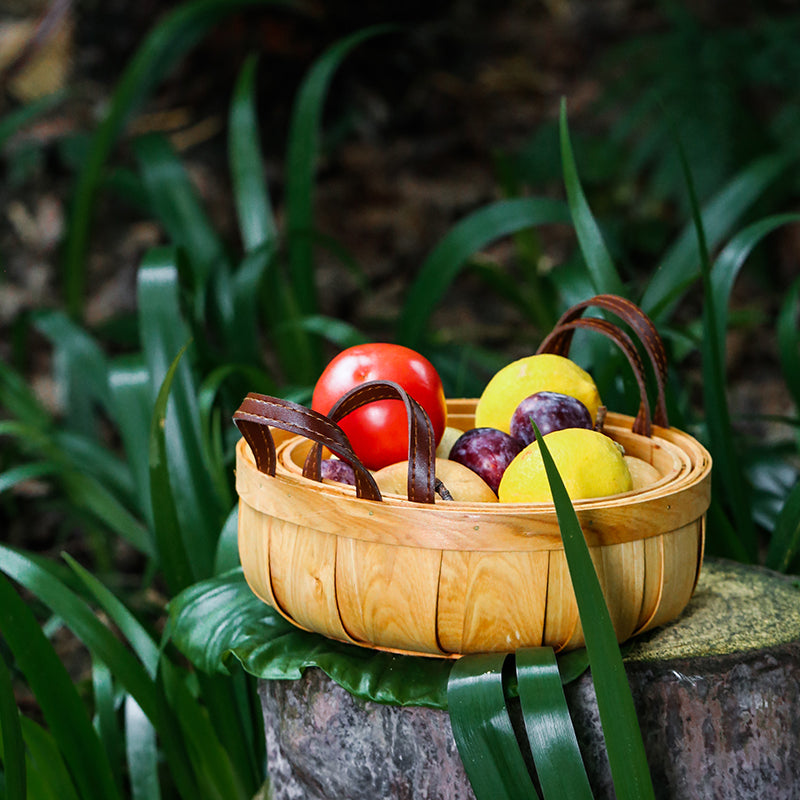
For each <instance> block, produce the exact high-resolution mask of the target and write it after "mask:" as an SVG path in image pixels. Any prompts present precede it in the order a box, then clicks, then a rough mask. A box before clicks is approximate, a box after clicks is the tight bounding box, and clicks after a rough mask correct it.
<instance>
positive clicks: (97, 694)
mask: <svg viewBox="0 0 800 800" xmlns="http://www.w3.org/2000/svg"><path fill="white" fill-rule="evenodd" d="M92 687H93V689H94V727H95V730H96V731H97V735H98V737H99V738H100V741H101V742H102V744H103V747H104V749H105V751H106V757H107V758H108V764H109V766H110V767H111V773H112V775H113V776H114V780H115V781H116V784H117V788H118V789H119V791H120V794H122V738H121V735H120V730H119V726H118V725H117V708H116V694H115V687H114V678H113V675H112V674H111V670H110V669H109V668H108V667H107V666H106V665H105V664H104V663H103V662H102V661H100V660H98V659H97V658H94V659H93V663H92Z"/></svg>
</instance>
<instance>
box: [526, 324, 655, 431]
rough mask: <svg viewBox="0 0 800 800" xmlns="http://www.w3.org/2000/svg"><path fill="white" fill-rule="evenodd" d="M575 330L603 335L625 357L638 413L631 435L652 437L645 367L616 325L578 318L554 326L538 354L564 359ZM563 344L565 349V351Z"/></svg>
mask: <svg viewBox="0 0 800 800" xmlns="http://www.w3.org/2000/svg"><path fill="white" fill-rule="evenodd" d="M578 328H583V329H585V330H592V331H597V332H598V333H602V334H603V335H604V336H606V337H607V338H609V339H611V341H612V342H614V343H615V344H616V345H617V346H618V347H619V348H620V349H621V350H622V352H623V353H624V354H625V356H626V357H627V359H628V363H630V365H631V368H632V369H633V374H634V376H635V377H636V382H637V384H638V385H639V411H638V413H637V415H636V419H635V420H634V421H633V427H632V430H633V432H634V433H639V434H642V435H643V436H651V435H652V432H653V429H652V423H651V419H650V402H649V400H648V399H647V384H646V382H645V373H644V364H642V359H641V357H640V356H639V351H638V350H637V349H636V346H635V345H634V343H633V341H632V340H631V337H630V336H628V334H627V333H625V331H623V330H622V328H620V327H619V326H618V325H614V324H613V323H611V322H609V321H608V320H605V319H596V318H595V317H578V318H577V319H573V320H570V321H569V322H564V323H562V324H560V325H558V326H556V327H555V328H554V329H553V330H552V332H551V333H550V334H549V335H548V336H547V337H546V338H545V340H544V341H543V342H542V344H541V345H540V347H539V351H538V352H540V353H555V354H556V355H566V350H567V349H568V347H569V341H570V340H571V339H572V334H573V333H574V332H575V330H577V329H578ZM565 342H566V347H565Z"/></svg>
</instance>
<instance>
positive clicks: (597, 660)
mask: <svg viewBox="0 0 800 800" xmlns="http://www.w3.org/2000/svg"><path fill="white" fill-rule="evenodd" d="M536 438H537V439H538V440H539V444H540V447H541V453H542V462H543V464H544V468H545V471H546V473H547V479H548V482H549V484H550V490H551V492H552V495H553V502H554V503H555V508H556V515H557V517H558V525H559V528H560V529H561V539H562V541H563V543H564V554H565V556H566V559H567V565H568V567H569V574H570V577H571V579H572V588H573V590H574V591H575V599H576V600H577V603H578V612H579V614H580V619H581V624H582V627H583V633H584V637H585V639H586V652H587V654H588V656H589V665H590V667H591V670H592V677H593V680H594V688H595V694H596V695H597V706H598V709H599V711H600V721H601V723H602V726H603V733H604V735H605V740H606V751H607V752H608V761H609V765H610V767H611V775H612V778H613V781H614V789H615V791H616V795H617V798H618V800H643V798H653V797H654V796H655V795H654V792H653V784H652V780H651V778H650V770H649V767H648V764H647V756H646V754H645V751H644V744H643V742H642V734H641V731H640V729H639V720H638V719H637V717H636V709H635V707H634V705H633V697H632V695H631V690H630V686H629V684H628V678H627V675H626V674H625V666H624V664H623V663H622V654H621V653H620V649H619V644H618V643H617V638H616V635H615V633H614V626H613V624H612V622H611V615H610V614H609V612H608V606H607V605H606V601H605V598H604V597H603V590H602V588H601V587H600V581H599V580H598V577H597V572H596V571H595V568H594V564H593V562H592V557H591V555H590V553H589V548H588V546H587V545H586V540H585V538H584V536H583V531H582V530H581V526H580V522H579V521H578V517H577V514H576V513H575V509H574V508H573V506H572V502H571V500H570V498H569V494H568V493H567V490H566V487H565V486H564V482H563V481H562V480H561V476H560V475H559V473H558V469H557V467H556V465H555V462H554V461H553V457H552V455H551V454H550V451H549V450H548V448H547V439H546V438H545V437H543V436H541V434H540V433H539V431H538V429H537V430H536Z"/></svg>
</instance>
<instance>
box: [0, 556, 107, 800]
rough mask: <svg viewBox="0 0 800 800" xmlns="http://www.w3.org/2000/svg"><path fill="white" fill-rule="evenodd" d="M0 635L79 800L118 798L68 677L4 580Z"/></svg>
mask: <svg viewBox="0 0 800 800" xmlns="http://www.w3.org/2000/svg"><path fill="white" fill-rule="evenodd" d="M2 551H3V559H2V560H1V561H0V564H1V565H2V569H3V570H4V571H8V567H9V561H10V558H9V553H11V552H12V551H9V550H8V549H7V548H4V547H3V548H2ZM13 555H15V554H13ZM59 611H61V609H59ZM98 624H99V623H98ZM0 630H1V631H2V633H3V637H4V639H5V641H6V642H7V643H8V646H9V647H10V648H11V652H12V653H13V654H14V657H15V659H16V662H17V665H18V666H19V668H20V670H21V671H22V673H23V674H24V675H25V677H26V678H27V680H28V684H29V685H30V687H31V690H32V691H33V693H34V695H35V697H36V700H37V703H38V704H39V707H40V708H41V711H42V714H43V715H44V718H45V720H46V721H47V725H48V727H49V728H50V731H51V732H52V734H53V738H54V739H55V740H56V742H57V743H58V747H59V749H60V751H61V753H62V754H63V756H64V760H65V761H66V763H67V765H68V766H69V769H70V772H71V774H72V776H73V778H74V780H75V783H76V785H77V787H78V789H79V791H80V794H81V798H82V800H92V798H96V800H114V798H118V797H119V794H118V792H117V789H116V786H115V784H114V777H113V775H112V774H111V770H110V768H109V764H108V760H107V758H106V755H105V752H104V751H103V747H102V745H101V744H100V740H99V739H98V737H97V734H96V733H95V731H94V729H93V728H92V725H91V721H90V720H89V717H88V716H87V713H86V709H85V707H84V705H83V702H82V700H81V698H80V697H79V695H78V693H77V691H76V689H75V687H74V686H73V684H72V680H71V678H70V676H69V675H68V673H67V671H66V669H65V668H64V666H63V664H62V663H61V662H60V661H59V659H58V656H57V655H56V652H55V650H53V648H52V646H51V644H50V642H49V641H48V640H47V639H46V637H45V635H44V634H43V633H42V631H41V628H40V627H39V624H38V622H37V621H36V618H35V617H34V616H33V613H32V612H31V611H30V609H29V608H28V607H27V606H26V605H25V603H24V602H23V601H22V599H21V598H20V596H19V595H18V594H17V592H16V591H15V590H14V589H13V587H12V586H11V584H10V583H9V581H8V580H7V579H6V578H5V577H3V576H2V575H0Z"/></svg>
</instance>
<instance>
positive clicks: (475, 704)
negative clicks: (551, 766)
mask: <svg viewBox="0 0 800 800" xmlns="http://www.w3.org/2000/svg"><path fill="white" fill-rule="evenodd" d="M506 657H507V656H506V654H505V653H491V654H487V655H470V656H462V657H461V658H459V659H458V661H456V663H455V665H454V666H453V669H452V670H451V672H450V681H449V683H448V686H447V705H448V709H449V712H450V724H451V726H452V728H453V737H454V738H455V740H456V745H457V746H458V753H459V755H460V756H461V761H462V762H463V764H464V769H465V771H466V773H467V777H468V778H469V782H470V785H471V786H472V791H473V792H474V793H475V797H476V798H477V800H525V798H538V797H539V794H538V792H537V791H536V789H535V787H534V785H533V781H532V780H531V777H530V774H529V773H528V768H527V766H526V764H525V761H524V759H523V757H522V753H521V752H520V748H519V745H518V744H517V737H516V734H515V733H514V729H513V727H512V725H511V718H510V717H509V715H508V709H507V707H506V698H505V693H504V690H503V663H504V662H505V660H506Z"/></svg>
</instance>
